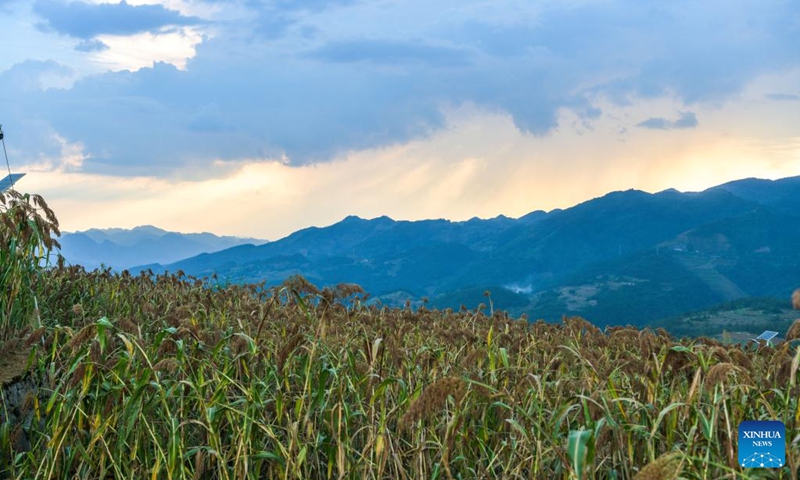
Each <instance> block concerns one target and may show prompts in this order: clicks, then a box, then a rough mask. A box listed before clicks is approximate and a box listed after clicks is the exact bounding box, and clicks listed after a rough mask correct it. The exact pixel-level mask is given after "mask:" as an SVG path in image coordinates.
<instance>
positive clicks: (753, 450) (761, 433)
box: [739, 420, 786, 468]
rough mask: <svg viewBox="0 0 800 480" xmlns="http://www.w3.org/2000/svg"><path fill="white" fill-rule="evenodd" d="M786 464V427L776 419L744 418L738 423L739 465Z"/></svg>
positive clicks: (781, 465) (761, 466)
mask: <svg viewBox="0 0 800 480" xmlns="http://www.w3.org/2000/svg"><path fill="white" fill-rule="evenodd" d="M785 464H786V427H785V426H784V425H783V422H779V421H777V420H766V421H760V420H746V421H744V422H742V423H741V424H739V465H741V466H742V468H780V467H783V466H784V465H785Z"/></svg>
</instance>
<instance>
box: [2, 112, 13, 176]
mask: <svg viewBox="0 0 800 480" xmlns="http://www.w3.org/2000/svg"><path fill="white" fill-rule="evenodd" d="M4 137H5V135H3V126H2V125H0V142H2V143H3V155H5V157H6V167H8V180H9V181H10V182H11V188H14V177H13V176H11V164H10V163H8V152H6V140H5V138H4Z"/></svg>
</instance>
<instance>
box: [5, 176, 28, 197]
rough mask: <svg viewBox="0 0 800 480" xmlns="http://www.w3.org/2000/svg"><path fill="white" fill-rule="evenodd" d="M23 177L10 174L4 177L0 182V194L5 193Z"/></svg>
mask: <svg viewBox="0 0 800 480" xmlns="http://www.w3.org/2000/svg"><path fill="white" fill-rule="evenodd" d="M24 176H25V174H24V173H12V174H11V175H6V176H5V178H3V179H2V180H0V192H5V191H6V190H8V189H9V188H11V187H12V186H13V185H14V184H15V183H17V181H19V179H20V178H22V177H24Z"/></svg>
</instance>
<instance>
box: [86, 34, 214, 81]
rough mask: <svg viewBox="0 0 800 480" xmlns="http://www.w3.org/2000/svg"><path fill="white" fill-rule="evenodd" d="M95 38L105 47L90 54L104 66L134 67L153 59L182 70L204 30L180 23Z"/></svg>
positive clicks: (106, 67)
mask: <svg viewBox="0 0 800 480" xmlns="http://www.w3.org/2000/svg"><path fill="white" fill-rule="evenodd" d="M97 38H98V39H99V40H100V41H102V42H103V43H104V44H106V45H107V46H108V48H107V49H105V50H101V51H97V52H92V53H91V57H92V59H93V61H94V62H96V63H98V64H99V65H102V66H103V68H104V69H106V70H110V71H120V70H130V71H136V70H139V69H141V68H145V67H151V66H153V64H155V63H156V62H164V63H170V64H172V65H175V66H176V67H178V68H179V69H180V70H185V69H186V62H187V61H188V60H189V59H191V58H192V57H194V55H195V48H196V47H197V45H198V44H200V43H201V42H202V41H203V39H204V34H203V33H202V32H201V30H200V29H199V28H196V27H181V28H177V29H170V30H168V31H165V32H162V33H151V32H144V33H139V34H136V35H127V36H122V35H99V36H98V37H97Z"/></svg>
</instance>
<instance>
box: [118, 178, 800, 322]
mask: <svg viewBox="0 0 800 480" xmlns="http://www.w3.org/2000/svg"><path fill="white" fill-rule="evenodd" d="M142 268H150V269H152V270H153V271H164V270H169V271H173V272H174V271H177V270H183V271H184V272H185V273H186V274H189V275H194V276H210V275H211V274H216V275H217V276H218V278H220V279H223V280H224V281H229V282H260V281H262V280H265V281H266V282H267V284H270V285H274V284H279V283H281V282H282V281H283V280H284V279H286V278H287V277H289V276H291V275H294V274H301V275H303V276H304V277H306V278H307V279H308V280H309V281H311V282H312V283H314V284H316V285H319V286H323V285H334V284H337V283H342V282H346V283H357V284H359V285H361V286H363V287H364V288H365V289H366V290H367V291H368V292H370V293H371V294H372V298H373V301H380V302H381V303H383V304H386V305H399V304H402V303H404V302H405V301H407V300H412V301H415V302H420V301H425V302H427V303H428V304H429V306H432V307H437V308H454V309H457V308H460V307H461V306H462V305H463V306H466V307H468V308H475V307H476V306H477V305H478V304H479V303H484V304H486V306H487V308H492V309H505V310H509V311H510V312H511V313H512V314H523V313H524V314H527V315H528V316H529V318H531V319H535V318H545V319H560V318H561V316H562V315H565V314H566V315H580V316H583V317H585V318H587V319H589V320H591V321H593V322H594V323H596V324H598V325H611V324H633V325H639V326H641V325H645V324H648V323H651V322H653V321H656V320H658V319H664V318H670V317H675V316H677V315H681V314H683V313H686V312H693V311H697V310H701V309H704V308H708V307H711V306H714V305H717V304H720V303H723V302H731V301H734V300H737V299H741V298H747V297H755V296H758V297H774V298H781V299H782V298H786V299H788V298H789V295H790V294H791V291H792V290H793V289H794V288H795V287H797V286H800V177H791V178H785V179H781V180H760V179H752V178H751V179H745V180H739V181H734V182H730V183H726V184H723V185H719V186H717V187H713V188H710V189H708V190H705V191H702V192H686V193H682V192H679V191H677V190H674V189H670V190H665V191H662V192H658V193H647V192H643V191H638V190H628V191H619V192H613V193H609V194H607V195H605V196H603V197H600V198H596V199H593V200H589V201H586V202H584V203H581V204H579V205H576V206H574V207H571V208H567V209H563V210H553V211H550V212H544V211H534V212H532V213H530V214H528V215H525V216H523V217H521V218H517V219H513V218H508V217H505V216H502V215H501V216H499V217H495V218H491V219H478V218H473V219H471V220H468V221H461V222H455V221H448V220H423V221H397V220H393V219H391V218H389V217H385V216H384V217H378V218H374V219H370V220H367V219H362V218H359V217H356V216H350V217H347V218H345V219H344V220H342V221H340V222H338V223H336V224H334V225H331V226H329V227H324V228H318V227H311V228H307V229H303V230H300V231H297V232H295V233H293V234H291V235H289V236H287V237H285V238H283V239H280V240H278V241H274V242H270V243H266V244H263V245H258V246H256V245H239V246H235V247H232V248H228V249H225V250H221V251H218V252H216V253H203V254H200V255H197V256H195V257H192V258H187V259H184V260H181V261H177V262H174V263H169V264H159V265H148V266H145V267H140V268H137V269H133V271H134V272H137V271H140V270H141V269H142ZM487 292H488V296H487Z"/></svg>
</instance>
